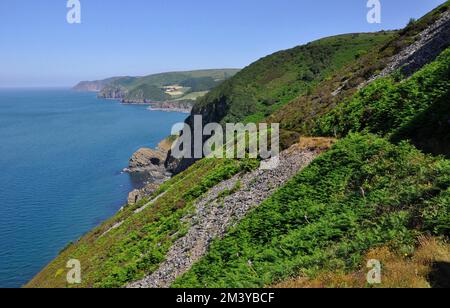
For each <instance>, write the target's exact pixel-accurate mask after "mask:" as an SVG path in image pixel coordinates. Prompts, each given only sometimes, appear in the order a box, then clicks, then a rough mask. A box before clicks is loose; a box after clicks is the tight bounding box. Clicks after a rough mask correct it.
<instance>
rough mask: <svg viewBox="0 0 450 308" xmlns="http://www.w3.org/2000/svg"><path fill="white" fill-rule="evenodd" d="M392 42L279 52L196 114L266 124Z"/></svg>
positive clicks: (350, 38) (370, 40)
mask: <svg viewBox="0 0 450 308" xmlns="http://www.w3.org/2000/svg"><path fill="white" fill-rule="evenodd" d="M390 38H391V34H390V33H388V32H383V33H370V34H366V33H363V34H349V35H341V36H336V37H330V38H325V39H322V40H319V41H316V42H313V43H309V44H307V45H304V46H299V47H295V48H293V49H289V50H285V51H280V52H277V53H275V54H273V55H270V56H267V57H265V58H263V59H261V60H259V61H257V62H255V63H253V64H251V65H250V66H248V67H247V68H245V69H243V70H242V71H240V72H239V73H238V74H236V75H235V76H234V77H233V78H231V79H229V80H227V81H226V82H224V83H223V84H221V85H220V86H218V87H217V88H215V89H214V90H213V91H211V92H210V93H209V94H208V95H206V96H205V97H203V98H201V99H200V100H199V101H198V104H197V106H196V107H195V110H196V111H199V110H203V109H206V110H223V111H221V112H216V114H213V115H212V116H213V121H215V122H223V123H225V122H231V123H235V122H239V121H243V120H244V121H247V122H251V121H252V122H256V121H258V120H262V119H264V118H265V117H266V116H268V115H270V114H271V113H272V112H274V111H275V110H277V109H279V108H280V107H281V106H283V105H284V104H286V103H288V102H289V101H291V100H292V99H294V98H296V97H298V96H299V95H303V94H306V93H308V91H311V89H312V88H314V86H315V85H317V83H318V82H320V81H322V80H324V79H326V78H328V77H329V76H331V75H332V74H333V72H335V71H336V70H338V69H340V68H342V67H343V66H345V65H346V64H348V63H350V62H352V61H354V60H355V59H356V58H357V57H359V56H360V55H361V54H364V53H366V52H368V51H369V50H371V49H373V48H375V47H377V46H379V45H381V44H382V43H384V42H386V40H388V39H390Z"/></svg>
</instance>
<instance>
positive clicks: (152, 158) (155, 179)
mask: <svg viewBox="0 0 450 308" xmlns="http://www.w3.org/2000/svg"><path fill="white" fill-rule="evenodd" d="M172 141H173V138H172V137H169V138H166V139H164V140H163V141H161V142H160V143H159V144H158V147H157V148H156V149H149V148H141V149H139V150H138V151H137V152H135V153H134V154H133V156H131V158H130V162H129V166H128V168H126V169H124V171H125V172H128V173H146V174H148V175H149V177H150V178H151V181H150V182H148V183H146V184H145V186H144V187H143V188H141V189H135V190H133V191H132V192H130V193H129V195H128V204H129V205H131V204H135V203H137V202H139V201H141V200H142V199H144V198H145V197H147V196H149V195H151V194H153V193H154V192H155V191H156V190H157V189H158V188H159V185H160V184H161V183H163V182H165V181H166V180H167V179H169V178H170V177H171V176H172V174H171V173H170V172H169V171H168V170H167V169H166V167H165V164H164V163H165V161H166V159H167V155H168V152H169V151H170V148H171V146H172Z"/></svg>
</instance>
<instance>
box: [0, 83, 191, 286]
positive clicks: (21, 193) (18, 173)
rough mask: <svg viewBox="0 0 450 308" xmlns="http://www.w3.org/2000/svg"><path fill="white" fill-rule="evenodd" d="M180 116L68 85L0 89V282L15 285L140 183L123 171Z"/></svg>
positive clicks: (112, 210) (181, 117)
mask: <svg viewBox="0 0 450 308" xmlns="http://www.w3.org/2000/svg"><path fill="white" fill-rule="evenodd" d="M185 118H186V115H185V114H181V113H165V112H158V111H149V110H147V109H146V107H145V106H136V105H122V104H120V103H119V102H117V101H106V100H99V99H97V98H96V94H95V93H80V92H74V91H71V90H68V89H45V90H44V89H39V90H35V89H33V90H17V89H14V90H12V89H0V287H20V286H22V285H23V284H25V283H26V282H27V281H29V280H30V279H31V278H32V277H33V276H34V275H35V274H37V273H38V272H39V271H40V270H41V269H42V268H43V267H44V266H45V265H46V264H47V263H48V262H50V261H51V260H52V259H53V258H54V257H55V256H56V255H57V254H58V252H59V251H61V249H63V248H64V247H65V246H66V245H67V244H68V243H69V242H71V241H74V240H76V239H78V238H79V237H80V236H82V235H83V234H85V233H86V232H88V231H89V230H91V229H92V228H93V227H95V226H97V225H99V224H100V223H101V222H102V221H104V220H106V219H108V218H109V217H111V216H113V215H114V214H115V213H116V212H117V211H118V210H119V209H120V207H121V206H123V204H124V203H125V202H126V198H127V195H128V192H129V191H131V190H132V189H133V188H135V187H139V186H140V185H142V183H141V182H140V181H139V180H138V179H134V178H132V177H131V176H130V175H128V174H123V173H122V172H121V170H122V169H123V168H125V167H127V164H128V159H129V157H130V156H131V154H132V153H133V152H134V151H136V150H138V149H139V148H140V147H155V146H156V145H157V144H158V142H159V141H160V140H162V139H163V138H164V137H166V136H168V135H169V134H170V133H171V128H172V125H173V124H175V123H177V122H182V121H183V120H184V119H185Z"/></svg>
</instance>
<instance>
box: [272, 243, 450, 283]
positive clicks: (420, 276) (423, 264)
mask: <svg viewBox="0 0 450 308" xmlns="http://www.w3.org/2000/svg"><path fill="white" fill-rule="evenodd" d="M369 260H379V261H380V262H381V270H382V271H381V283H380V284H375V285H371V284H368V283H367V273H368V271H369V270H370V269H368V268H367V267H366V265H367V264H368V261H369ZM449 270H450V245H449V244H448V243H446V242H445V241H442V240H441V239H439V238H434V237H425V236H423V237H420V238H419V240H418V247H417V248H416V249H415V251H414V253H412V254H411V255H408V254H406V255H405V254H402V253H400V252H398V251H396V250H395V249H393V248H392V247H389V246H383V247H378V248H374V249H371V250H370V251H369V252H368V253H367V255H366V256H365V259H364V262H363V263H362V264H361V265H360V270H358V271H356V272H353V273H343V272H323V273H319V274H318V275H316V276H315V277H311V278H308V277H298V278H293V279H289V280H287V281H285V282H281V283H278V284H276V285H274V286H273V287H274V288H282V289H283V288H290V289H292V288H448V287H450V280H449V279H448V278H449V276H448V275H449V274H450V272H449Z"/></svg>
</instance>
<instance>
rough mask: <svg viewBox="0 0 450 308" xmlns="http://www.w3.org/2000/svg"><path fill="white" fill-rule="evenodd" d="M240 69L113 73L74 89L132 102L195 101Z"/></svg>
mask: <svg viewBox="0 0 450 308" xmlns="http://www.w3.org/2000/svg"><path fill="white" fill-rule="evenodd" d="M238 71H239V70H238V69H213V70H198V71H187V72H170V73H161V74H154V75H149V76H144V77H114V78H109V79H105V80H100V81H92V82H89V81H83V82H80V83H79V84H78V85H76V86H75V87H74V89H75V90H78V91H94V92H99V93H98V97H99V98H105V99H118V100H123V101H124V102H129V103H145V102H164V101H177V100H191V101H195V99H197V98H198V97H201V96H203V95H205V94H206V93H207V92H208V91H209V90H211V89H212V88H214V87H216V86H218V85H219V84H220V83H222V82H223V81H225V80H226V79H228V78H230V77H232V76H234V75H235V74H236V73H237V72H238Z"/></svg>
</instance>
